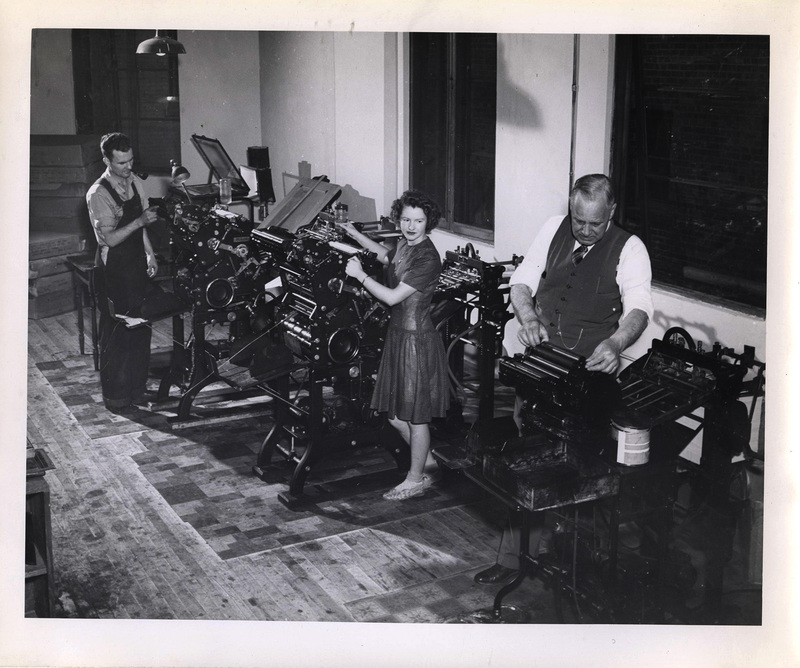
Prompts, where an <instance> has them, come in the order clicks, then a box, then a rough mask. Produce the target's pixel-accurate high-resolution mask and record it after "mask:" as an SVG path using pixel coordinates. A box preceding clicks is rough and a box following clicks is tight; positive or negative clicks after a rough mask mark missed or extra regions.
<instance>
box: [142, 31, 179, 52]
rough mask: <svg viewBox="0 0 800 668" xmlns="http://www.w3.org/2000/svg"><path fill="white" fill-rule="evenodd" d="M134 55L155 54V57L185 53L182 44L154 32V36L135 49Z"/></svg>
mask: <svg viewBox="0 0 800 668" xmlns="http://www.w3.org/2000/svg"><path fill="white" fill-rule="evenodd" d="M136 53H155V54H156V55H157V56H166V55H174V54H178V53H186V49H185V48H184V46H183V44H181V43H180V42H179V41H178V40H176V39H172V38H171V37H162V36H160V35H159V34H158V30H156V36H155V37H151V38H150V39H146V40H144V42H142V43H140V44H139V46H138V47H136Z"/></svg>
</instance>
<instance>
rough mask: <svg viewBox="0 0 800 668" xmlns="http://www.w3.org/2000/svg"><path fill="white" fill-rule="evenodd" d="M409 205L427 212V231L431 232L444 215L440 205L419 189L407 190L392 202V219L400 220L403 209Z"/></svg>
mask: <svg viewBox="0 0 800 668" xmlns="http://www.w3.org/2000/svg"><path fill="white" fill-rule="evenodd" d="M407 206H409V207H411V208H416V209H422V211H423V212H424V213H425V218H426V219H427V222H426V223H425V232H430V231H431V230H432V229H433V228H435V227H436V226H437V225H438V224H439V219H440V218H441V217H442V211H441V209H440V208H439V205H438V204H437V203H436V202H434V201H433V200H432V199H431V198H430V197H428V196H427V195H426V194H425V193H421V192H420V191H419V190H406V191H405V192H404V193H403V194H402V195H400V197H398V198H397V199H396V200H395V201H394V202H392V220H393V221H394V222H396V223H397V222H399V221H400V216H401V214H402V213H403V209H405V208H406V207H407Z"/></svg>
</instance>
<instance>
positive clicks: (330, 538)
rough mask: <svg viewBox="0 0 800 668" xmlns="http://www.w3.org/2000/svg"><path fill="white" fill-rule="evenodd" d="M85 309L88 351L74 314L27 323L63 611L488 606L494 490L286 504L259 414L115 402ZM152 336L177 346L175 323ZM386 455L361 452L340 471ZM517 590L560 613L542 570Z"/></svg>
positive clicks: (540, 612)
mask: <svg viewBox="0 0 800 668" xmlns="http://www.w3.org/2000/svg"><path fill="white" fill-rule="evenodd" d="M85 317H86V325H87V337H86V348H85V350H86V354H85V355H84V356H82V357H78V343H77V340H78V336H77V325H76V314H75V313H67V314H64V315H60V316H55V317H53V318H48V319H43V320H29V321H28V352H29V360H28V362H29V364H28V416H27V419H28V423H27V435H28V439H29V441H30V443H31V444H32V445H33V446H34V447H37V448H43V449H44V450H46V451H47V453H48V455H49V456H50V458H51V459H52V461H53V464H54V469H53V470H51V471H49V472H48V473H47V475H46V480H47V481H48V483H49V485H50V490H51V509H52V525H53V555H54V562H55V563H54V574H55V587H56V599H57V605H56V615H57V616H59V617H74V618H107V619H184V620H192V619H207V620H282V621H337V622H353V621H360V622H415V623H438V622H445V621H452V620H453V619H455V618H456V617H458V616H460V615H467V614H468V613H471V612H473V611H475V610H479V609H487V608H489V607H491V605H492V602H493V598H494V594H495V592H496V590H497V588H495V587H488V588H487V587H481V586H479V585H476V584H475V583H474V582H473V580H472V576H473V575H474V573H475V572H477V571H478V570H480V569H481V568H483V567H486V566H488V565H489V564H491V563H493V562H494V558H495V553H496V550H497V544H498V540H499V536H500V530H501V527H502V523H503V521H504V518H505V515H504V511H503V509H502V507H500V506H499V504H498V503H497V502H493V501H492V500H491V498H489V497H488V496H487V495H486V494H485V493H483V492H480V490H475V489H472V488H471V487H470V486H469V485H464V486H462V487H461V488H459V487H458V485H456V487H447V486H442V487H441V488H440V489H436V490H433V491H431V492H430V493H429V494H428V495H426V497H424V498H423V499H415V500H411V501H409V502H406V503H405V504H393V503H390V502H386V501H384V500H383V499H382V498H381V493H382V491H383V490H382V489H379V490H370V489H363V490H361V491H360V492H359V493H358V494H355V495H354V496H353V497H352V498H344V499H341V498H339V499H333V500H330V501H324V502H320V503H319V504H312V505H311V506H310V507H309V508H299V509H296V510H290V509H287V508H286V507H284V506H283V505H282V504H281V503H280V502H278V501H277V495H278V494H279V493H280V492H281V491H284V490H285V489H286V478H285V477H284V478H283V479H281V477H280V475H278V477H277V478H276V481H275V482H273V483H270V484H267V483H264V482H262V481H260V480H258V479H257V478H255V476H253V475H252V473H251V472H250V467H251V466H252V464H253V463H254V461H255V453H256V452H257V450H258V447H259V445H260V443H261V440H262V439H263V437H264V435H265V433H264V431H263V428H264V422H263V419H261V420H260V421H259V420H258V419H253V420H251V421H250V422H239V423H236V422H235V421H233V422H230V423H229V425H227V426H226V425H203V426H198V427H192V428H189V429H185V430H178V431H173V430H171V429H170V428H169V426H168V424H167V420H166V418H165V414H162V413H152V412H151V413H149V414H147V415H145V414H143V415H142V416H140V418H141V419H136V420H132V419H129V418H125V417H122V416H116V415H112V414H110V413H108V412H107V411H105V409H104V408H103V407H102V401H101V398H100V396H99V390H97V389H96V387H95V385H97V378H96V372H94V370H93V368H91V342H90V339H89V335H88V331H89V329H88V328H89V312H88V309H87V310H86V314H85ZM153 346H154V347H159V348H168V347H169V346H171V332H170V331H169V328H168V323H158V326H157V327H156V330H155V332H154V336H153ZM76 379H77V380H76ZM70 382H72V383H73V385H74V387H71V386H70V385H69V383H70ZM93 383H94V384H95V385H92V384H93ZM498 396H499V401H501V402H508V400H509V399H510V397H511V395H510V394H509V393H508V392H505V393H503V392H500V393H499V395H498ZM472 403H473V404H474V402H472ZM468 404H469V402H468ZM473 408H474V406H473ZM379 450H380V449H379ZM382 466H384V467H385V466H386V457H385V454H384V455H382V454H381V453H380V452H366V453H364V456H363V457H362V458H361V459H360V460H353V461H351V462H347V463H344V464H342V467H341V468H342V470H343V471H346V472H353V471H361V472H363V471H365V470H366V471H374V470H379V469H380V468H381V467H382ZM334 468H335V467H334ZM467 488H469V489H467ZM508 602H509V603H513V604H516V605H520V606H523V607H524V608H525V609H526V611H527V619H528V621H531V622H541V623H552V622H555V621H557V618H556V616H555V610H554V606H553V593H552V592H551V591H549V590H546V589H545V588H544V587H543V586H542V585H541V583H539V582H538V581H536V580H531V579H528V580H526V581H525V582H524V583H523V585H522V586H521V587H520V588H519V589H518V590H516V591H515V592H514V593H513V594H512V595H510V596H509V597H508Z"/></svg>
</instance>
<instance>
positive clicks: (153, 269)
mask: <svg viewBox="0 0 800 668" xmlns="http://www.w3.org/2000/svg"><path fill="white" fill-rule="evenodd" d="M157 273H158V261H157V260H156V256H155V255H154V254H151V253H148V255H147V276H148V277H149V278H153V276H155V275H156V274H157Z"/></svg>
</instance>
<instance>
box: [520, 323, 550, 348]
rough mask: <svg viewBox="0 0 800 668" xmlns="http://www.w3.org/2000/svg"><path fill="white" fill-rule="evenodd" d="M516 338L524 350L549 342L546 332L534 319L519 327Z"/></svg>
mask: <svg viewBox="0 0 800 668" xmlns="http://www.w3.org/2000/svg"><path fill="white" fill-rule="evenodd" d="M517 338H518V339H519V341H520V343H522V345H524V346H525V347H526V348H528V347H529V346H538V345H539V344H540V343H541V342H542V341H547V340H549V338H550V337H549V336H548V335H547V330H546V329H545V327H544V325H543V324H542V323H541V322H540V321H539V319H538V318H534V319H533V320H530V321H528V322H526V323H523V324H521V325H520V328H519V333H518V334H517Z"/></svg>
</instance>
